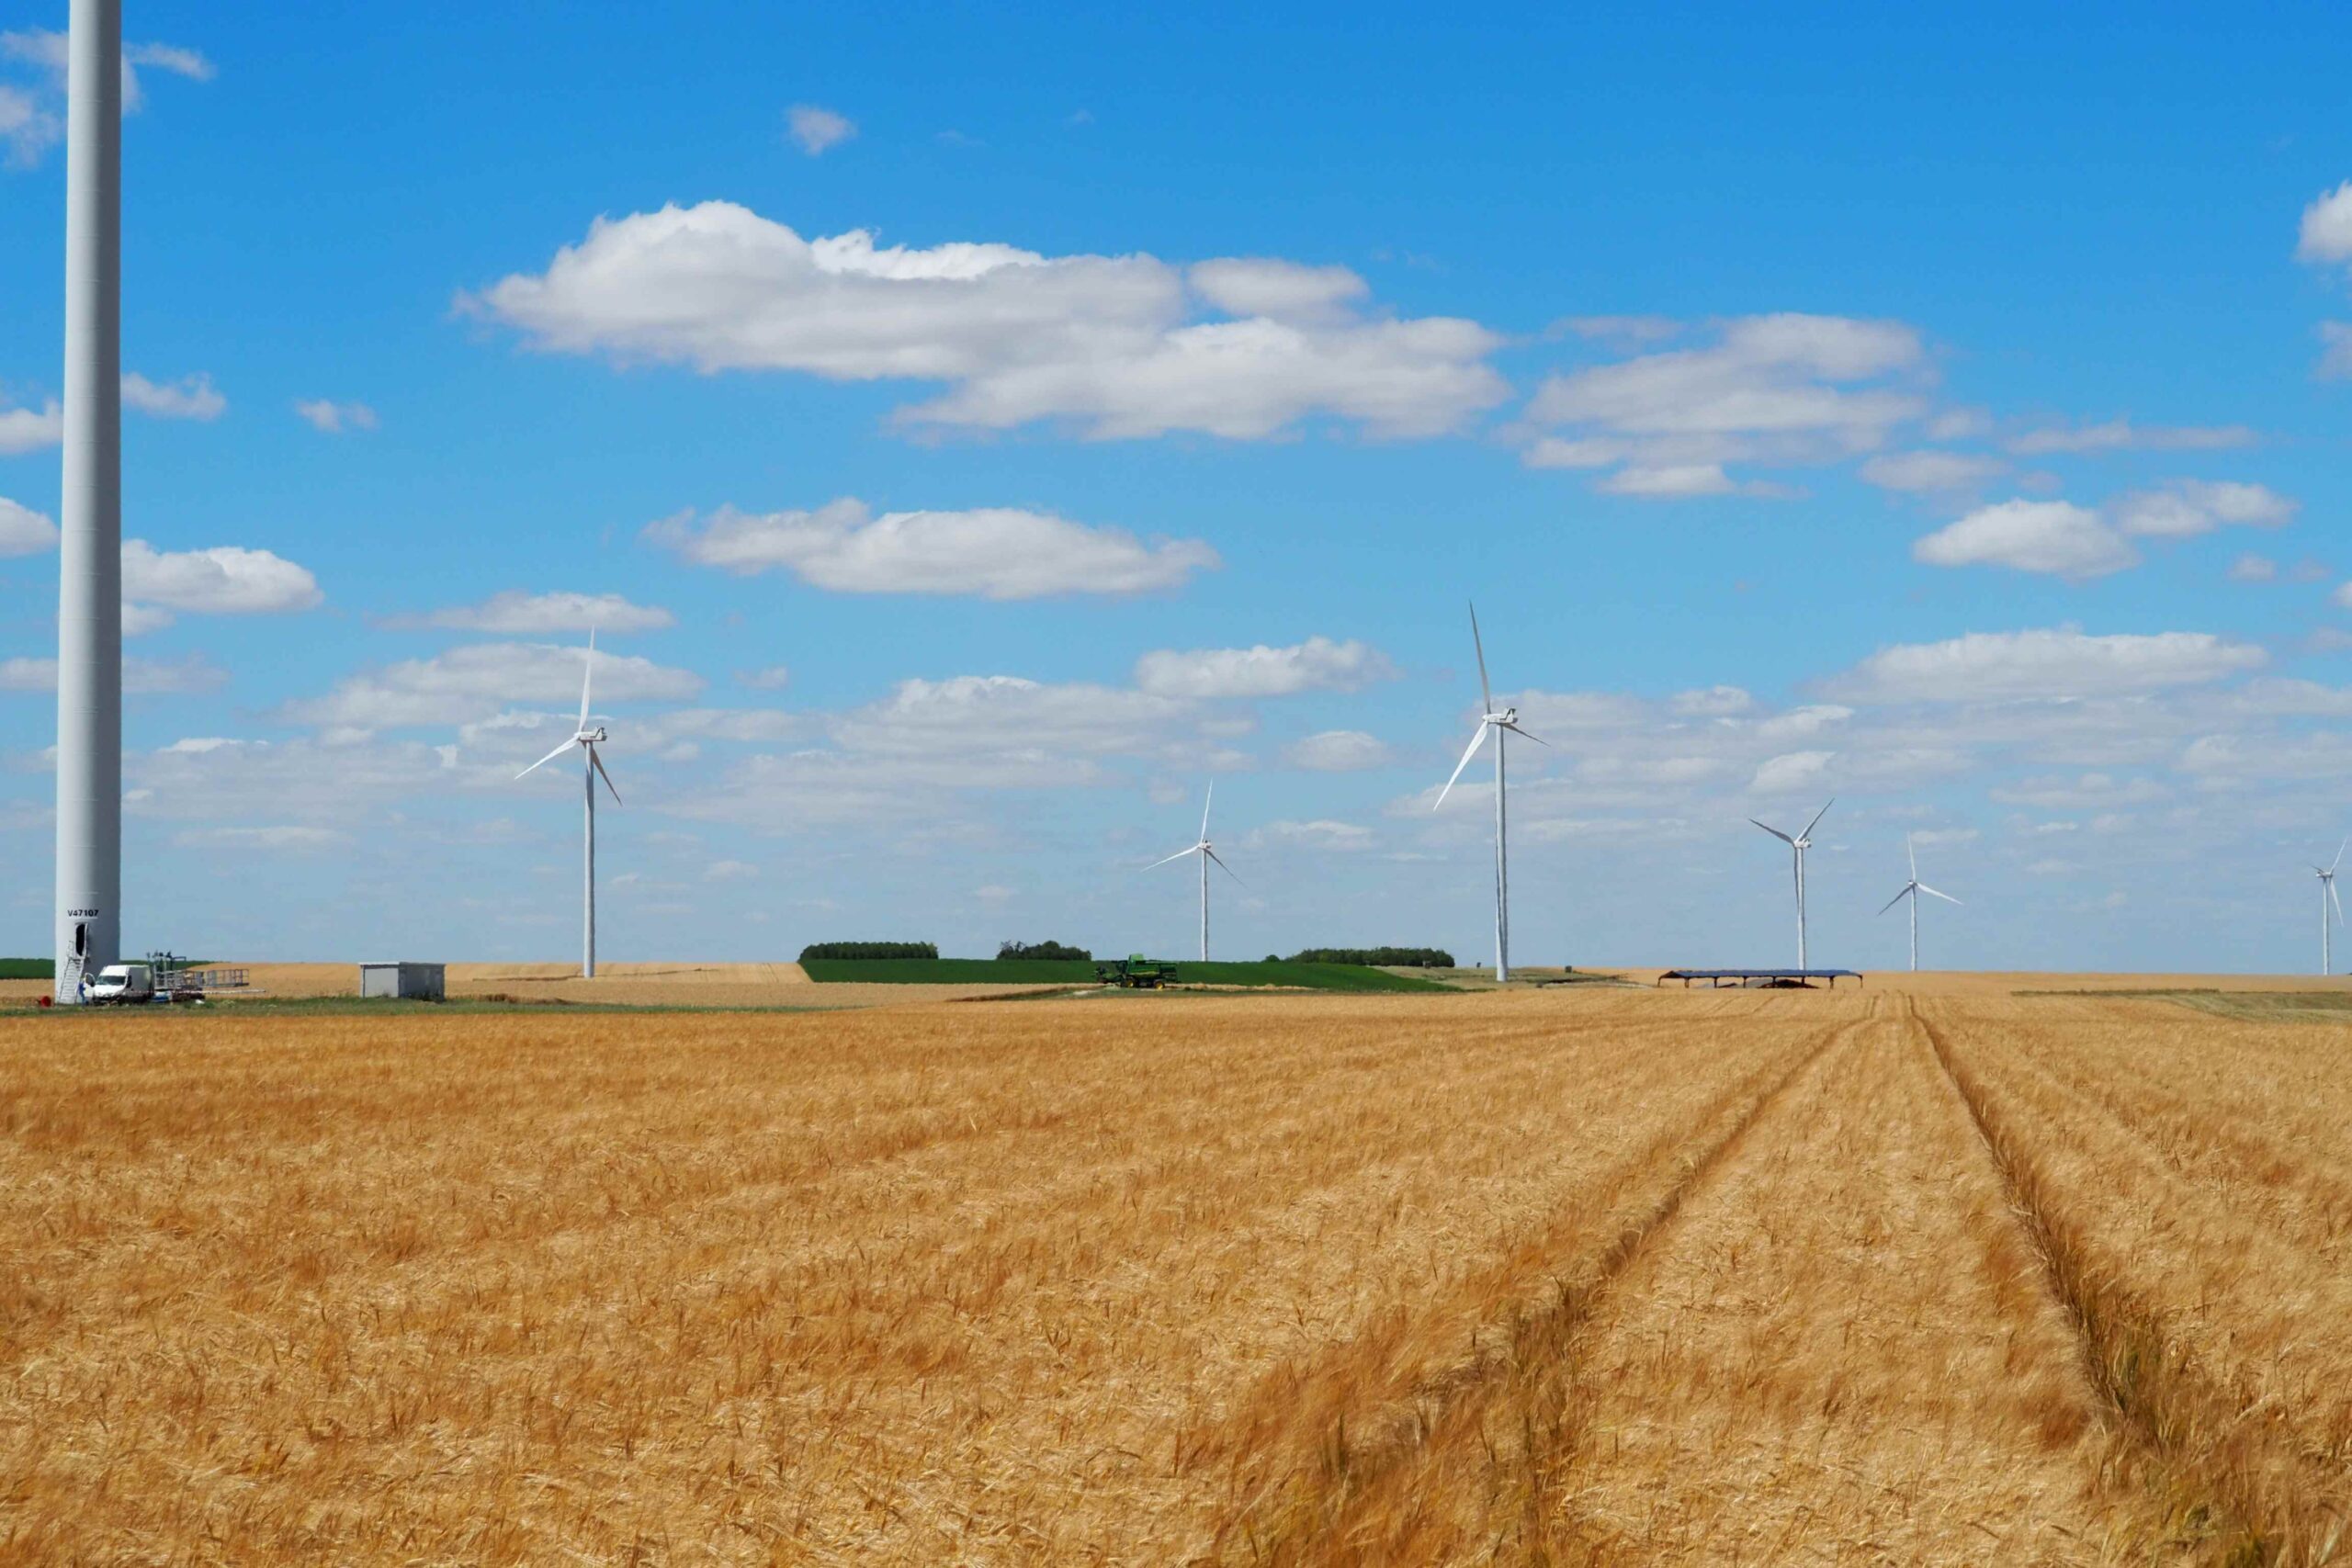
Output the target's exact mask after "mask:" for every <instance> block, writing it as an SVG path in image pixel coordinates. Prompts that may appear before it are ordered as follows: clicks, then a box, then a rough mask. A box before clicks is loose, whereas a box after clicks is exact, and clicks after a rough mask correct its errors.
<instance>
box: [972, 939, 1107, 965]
mask: <svg viewBox="0 0 2352 1568" xmlns="http://www.w3.org/2000/svg"><path fill="white" fill-rule="evenodd" d="M996 955H997V956H998V957H999V958H1060V959H1069V960H1072V961H1075V962H1078V963H1091V961H1092V960H1093V957H1094V954H1093V953H1091V952H1089V951H1088V950H1087V949H1085V948H1082V947H1072V946H1070V945H1069V943H1068V942H999V943H997V946H996Z"/></svg>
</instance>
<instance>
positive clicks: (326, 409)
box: [294, 398, 376, 435]
mask: <svg viewBox="0 0 2352 1568" xmlns="http://www.w3.org/2000/svg"><path fill="white" fill-rule="evenodd" d="M294 414H295V417H296V418H298V419H300V420H301V421H302V423H305V424H307V425H309V426H310V427H311V429H312V430H316V431H319V432H322V434H328V435H340V434H343V433H344V432H345V431H349V430H373V429H375V428H376V411H375V410H374V409H371V408H369V407H368V405H367V404H366V403H338V402H336V401H334V400H333V399H330V398H305V399H301V400H297V401H296V403H295V404H294Z"/></svg>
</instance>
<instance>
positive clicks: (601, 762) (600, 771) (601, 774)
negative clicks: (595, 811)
mask: <svg viewBox="0 0 2352 1568" xmlns="http://www.w3.org/2000/svg"><path fill="white" fill-rule="evenodd" d="M588 765H589V766H590V767H592V768H594V769H595V770H596V776H597V777H598V778H600V779H602V780H604V781H605V792H606V793H607V794H609V795H611V796H612V797H613V804H614V805H615V806H618V805H619V804H620V803H621V792H620V791H618V790H616V789H615V788H613V775H612V774H610V773H606V772H605V759H603V758H602V757H599V756H598V755H596V748H594V746H591V747H589V748H588Z"/></svg>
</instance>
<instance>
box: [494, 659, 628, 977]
mask: <svg viewBox="0 0 2352 1568" xmlns="http://www.w3.org/2000/svg"><path fill="white" fill-rule="evenodd" d="M595 673H596V633H595V630H594V628H593V627H592V628H590V630H589V633H588V657H587V660H585V661H584V663H583V664H582V668H581V671H580V723H579V726H578V727H577V728H575V729H574V730H573V732H572V735H571V739H569V740H566V741H565V742H564V743H563V744H562V745H560V746H559V747H557V748H556V749H555V750H552V751H550V752H548V754H547V755H546V756H544V757H542V758H540V759H539V760H538V761H536V762H534V763H532V764H531V765H530V766H529V767H527V768H525V769H524V770H523V772H522V773H516V774H515V777H516V778H518V779H519V778H522V777H524V776H525V775H526V774H528V773H535V772H537V770H538V769H540V768H544V767H546V766H547V765H548V763H549V762H552V761H555V760H556V759H557V758H558V757H560V756H562V755H563V754H564V753H565V752H566V751H569V750H571V749H572V748H573V747H574V746H577V747H579V748H580V750H581V751H582V753H583V760H582V762H581V766H580V777H581V782H582V784H583V785H585V786H586V789H587V792H588V838H587V852H586V856H585V859H584V862H583V870H584V874H585V876H586V888H585V891H584V892H583V894H582V898H583V900H584V901H583V903H582V910H581V937H580V974H581V977H582V979H588V980H593V979H594V978H595V977H596V781H597V780H598V779H600V778H601V779H603V780H604V781H605V790H606V792H607V793H609V794H610V795H612V797H613V804H614V805H615V806H618V805H619V804H620V803H621V792H620V791H619V790H616V789H614V788H613V775H612V774H610V773H606V772H605V760H604V759H603V758H602V757H599V756H598V755H596V748H597V747H599V746H601V745H603V744H604V741H605V727H604V726H603V725H598V726H597V727H596V728H594V729H591V728H588V685H589V682H590V681H591V680H593V679H594V676H595Z"/></svg>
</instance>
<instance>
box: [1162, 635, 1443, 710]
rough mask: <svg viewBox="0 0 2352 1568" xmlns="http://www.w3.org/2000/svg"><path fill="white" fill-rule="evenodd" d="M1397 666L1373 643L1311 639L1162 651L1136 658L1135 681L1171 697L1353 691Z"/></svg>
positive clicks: (1393, 674) (1386, 677) (1391, 673)
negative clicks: (1287, 644)
mask: <svg viewBox="0 0 2352 1568" xmlns="http://www.w3.org/2000/svg"><path fill="white" fill-rule="evenodd" d="M1396 674H1397V667H1396V666H1395V665H1393V664H1391V663H1390V662H1389V661H1388V659H1387V657H1386V656H1385V654H1383V653H1382V652H1381V651H1380V650H1379V649H1376V648H1374V647H1372V646H1371V645H1370V644H1369V643H1364V642H1359V641H1357V640H1356V639H1354V638H1352V637H1351V638H1349V639H1348V640H1347V641H1345V642H1334V641H1332V640H1331V639H1330V638H1329V637H1308V638H1307V639H1306V641H1305V642H1302V643H1298V644H1295V645H1294V646H1292V647H1289V648H1269V647H1268V646H1266V645H1265V644H1264V643H1260V644H1259V645H1258V646H1257V647H1255V648H1204V649H1193V650H1191V651H1189V652H1179V651H1176V650H1174V649H1161V650H1159V651H1158V652H1154V653H1147V654H1145V655H1144V656H1143V657H1142V658H1141V659H1138V660H1136V686H1137V687H1139V688H1140V689H1141V690H1143V691H1147V692H1151V693H1155V694H1159V695H1161V696H1170V697H1193V698H1215V697H1279V696H1288V695H1290V694H1293V693H1296V692H1313V691H1331V692H1352V691H1355V690H1358V689H1359V688H1361V687H1363V686H1366V685H1369V684H1371V683H1372V682H1374V681H1386V680H1393V679H1394V678H1395V677H1396Z"/></svg>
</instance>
